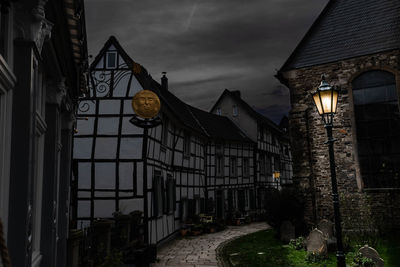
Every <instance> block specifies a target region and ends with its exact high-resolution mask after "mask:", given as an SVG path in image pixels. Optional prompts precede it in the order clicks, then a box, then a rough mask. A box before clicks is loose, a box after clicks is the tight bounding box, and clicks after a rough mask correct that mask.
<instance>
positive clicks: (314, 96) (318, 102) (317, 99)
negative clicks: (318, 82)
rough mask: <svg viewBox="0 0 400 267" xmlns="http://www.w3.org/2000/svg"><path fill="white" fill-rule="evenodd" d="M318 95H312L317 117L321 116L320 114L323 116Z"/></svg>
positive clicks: (317, 93)
mask: <svg viewBox="0 0 400 267" xmlns="http://www.w3.org/2000/svg"><path fill="white" fill-rule="evenodd" d="M319 93H320V92H319V91H317V92H316V93H315V94H314V95H313V99H314V103H315V105H316V106H317V109H318V113H319V115H322V114H323V111H322V105H321V101H320V98H319Z"/></svg>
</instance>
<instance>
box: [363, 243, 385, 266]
mask: <svg viewBox="0 0 400 267" xmlns="http://www.w3.org/2000/svg"><path fill="white" fill-rule="evenodd" d="M358 252H360V253H361V254H362V255H363V256H364V257H366V258H368V259H371V260H373V261H374V263H375V264H376V266H378V267H383V266H384V265H385V261H384V260H383V259H382V258H381V256H379V253H378V251H376V250H375V249H374V248H372V247H369V246H368V245H365V246H363V247H361V248H360V249H359V250H358Z"/></svg>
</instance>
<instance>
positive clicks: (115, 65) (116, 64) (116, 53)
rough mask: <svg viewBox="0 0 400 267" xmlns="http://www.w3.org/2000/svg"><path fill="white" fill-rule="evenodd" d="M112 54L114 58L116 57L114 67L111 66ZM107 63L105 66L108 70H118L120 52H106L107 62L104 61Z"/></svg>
mask: <svg viewBox="0 0 400 267" xmlns="http://www.w3.org/2000/svg"><path fill="white" fill-rule="evenodd" d="M111 54H113V55H114V56H115V59H114V62H113V63H114V66H110V65H109V63H110V62H109V55H111ZM104 62H105V63H104V64H105V66H106V68H107V69H116V68H118V52H117V51H116V50H110V51H107V52H106V54H105V61H104Z"/></svg>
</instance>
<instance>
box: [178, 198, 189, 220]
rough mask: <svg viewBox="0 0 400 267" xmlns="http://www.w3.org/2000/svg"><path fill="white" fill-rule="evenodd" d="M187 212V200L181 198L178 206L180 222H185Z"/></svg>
mask: <svg viewBox="0 0 400 267" xmlns="http://www.w3.org/2000/svg"><path fill="white" fill-rule="evenodd" d="M188 212H189V211H188V200H187V199H186V198H182V199H181V204H180V215H181V221H182V222H185V221H186V219H187V218H188Z"/></svg>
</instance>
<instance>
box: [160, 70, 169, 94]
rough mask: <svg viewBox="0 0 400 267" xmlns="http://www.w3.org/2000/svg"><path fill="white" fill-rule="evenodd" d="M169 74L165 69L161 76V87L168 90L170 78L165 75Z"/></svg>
mask: <svg viewBox="0 0 400 267" xmlns="http://www.w3.org/2000/svg"><path fill="white" fill-rule="evenodd" d="M165 74H167V73H166V72H165V71H163V72H162V75H163V76H162V77H161V88H162V89H163V90H165V91H168V78H167V76H165Z"/></svg>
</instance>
